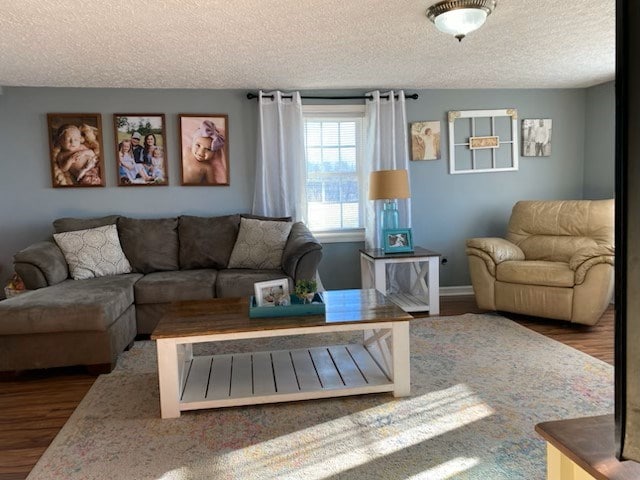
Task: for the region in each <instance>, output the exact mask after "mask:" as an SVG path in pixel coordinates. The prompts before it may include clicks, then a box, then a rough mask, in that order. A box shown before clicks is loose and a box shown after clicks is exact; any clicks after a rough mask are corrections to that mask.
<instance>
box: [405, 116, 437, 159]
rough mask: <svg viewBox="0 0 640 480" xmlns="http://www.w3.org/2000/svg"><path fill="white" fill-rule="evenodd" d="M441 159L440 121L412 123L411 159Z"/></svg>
mask: <svg viewBox="0 0 640 480" xmlns="http://www.w3.org/2000/svg"><path fill="white" fill-rule="evenodd" d="M438 159H440V122H438V121H430V122H415V123H412V124H411V160H438Z"/></svg>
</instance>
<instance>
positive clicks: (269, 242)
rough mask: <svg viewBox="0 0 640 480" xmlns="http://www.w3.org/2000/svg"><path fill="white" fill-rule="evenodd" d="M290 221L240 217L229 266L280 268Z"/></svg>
mask: <svg viewBox="0 0 640 480" xmlns="http://www.w3.org/2000/svg"><path fill="white" fill-rule="evenodd" d="M291 227H292V224H291V222H280V221H264V220H254V219H250V218H242V219H240V231H239V232H238V239H237V240H236V244H235V246H234V247H233V252H232V253H231V258H230V259H229V268H252V269H280V268H281V266H282V252H283V251H284V247H285V245H286V243H287V238H289V233H290V232H291Z"/></svg>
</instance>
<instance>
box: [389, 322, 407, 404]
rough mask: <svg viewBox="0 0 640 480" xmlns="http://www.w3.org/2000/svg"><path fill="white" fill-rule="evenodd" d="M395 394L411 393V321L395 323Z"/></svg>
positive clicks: (397, 395)
mask: <svg viewBox="0 0 640 480" xmlns="http://www.w3.org/2000/svg"><path fill="white" fill-rule="evenodd" d="M391 348H392V351H393V352H392V354H393V396H394V397H407V396H409V395H410V394H411V366H410V353H409V322H396V323H394V324H393V339H392V345H391Z"/></svg>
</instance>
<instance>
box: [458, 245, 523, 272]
mask: <svg viewBox="0 0 640 480" xmlns="http://www.w3.org/2000/svg"><path fill="white" fill-rule="evenodd" d="M466 253H467V255H475V256H477V257H480V258H482V259H483V260H484V263H485V264H486V265H487V268H488V269H489V272H490V273H491V275H494V276H495V274H496V265H498V264H500V263H502V262H506V261H508V260H524V252H523V251H522V250H521V249H520V247H518V246H517V245H516V244H514V243H511V242H510V241H508V240H505V239H504V238H498V237H485V238H470V239H468V240H467V249H466Z"/></svg>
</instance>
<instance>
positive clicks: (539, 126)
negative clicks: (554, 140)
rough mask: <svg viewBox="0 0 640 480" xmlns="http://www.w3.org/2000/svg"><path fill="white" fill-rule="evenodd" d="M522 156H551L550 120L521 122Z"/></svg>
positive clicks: (535, 119) (533, 119)
mask: <svg viewBox="0 0 640 480" xmlns="http://www.w3.org/2000/svg"><path fill="white" fill-rule="evenodd" d="M522 156H523V157H549V156H551V119H550V118H544V119H543V118H532V119H527V120H522Z"/></svg>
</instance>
